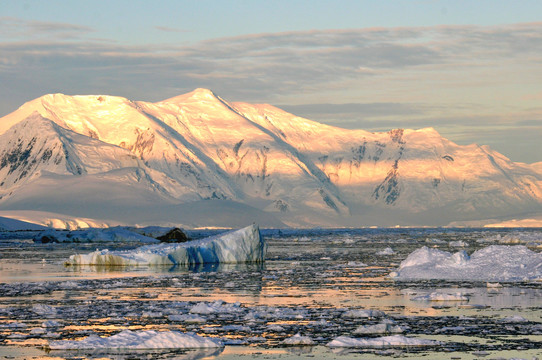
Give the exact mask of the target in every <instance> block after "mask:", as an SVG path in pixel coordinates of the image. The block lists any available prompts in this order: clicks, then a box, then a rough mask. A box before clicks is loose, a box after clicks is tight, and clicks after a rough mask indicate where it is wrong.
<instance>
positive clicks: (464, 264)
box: [390, 245, 542, 281]
mask: <svg viewBox="0 0 542 360" xmlns="http://www.w3.org/2000/svg"><path fill="white" fill-rule="evenodd" d="M390 277H392V278H395V279H398V280H407V279H442V280H478V281H532V280H541V279H542V254H540V253H537V252H534V251H531V250H529V249H528V248H527V247H526V246H523V245H517V246H505V245H492V246H488V247H486V248H483V249H480V250H478V251H475V252H474V253H472V254H471V255H470V256H469V255H468V254H467V253H466V252H465V251H464V250H463V251H459V252H456V253H454V254H452V253H450V252H447V251H442V250H438V249H430V248H428V247H426V246H424V247H422V248H420V249H417V250H415V251H414V252H412V253H411V254H410V255H409V256H408V257H407V258H406V259H405V260H404V261H403V262H401V264H400V265H399V268H398V269H397V270H396V271H394V272H392V273H391V274H390Z"/></svg>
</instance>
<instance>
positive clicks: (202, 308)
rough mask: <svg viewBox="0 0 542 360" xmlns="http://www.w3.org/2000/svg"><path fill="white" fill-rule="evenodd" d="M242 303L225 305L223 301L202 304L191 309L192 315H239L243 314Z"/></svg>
mask: <svg viewBox="0 0 542 360" xmlns="http://www.w3.org/2000/svg"><path fill="white" fill-rule="evenodd" d="M240 306H241V303H239V302H236V303H224V301H222V300H217V301H214V302H212V303H205V302H200V303H198V304H196V305H194V306H193V307H192V308H191V309H190V313H191V314H200V315H208V314H216V313H227V314H232V313H238V312H241V311H242V309H240Z"/></svg>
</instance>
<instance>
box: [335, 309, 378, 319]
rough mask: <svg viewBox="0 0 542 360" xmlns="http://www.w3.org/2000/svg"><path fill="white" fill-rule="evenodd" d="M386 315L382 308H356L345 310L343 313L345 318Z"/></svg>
mask: <svg viewBox="0 0 542 360" xmlns="http://www.w3.org/2000/svg"><path fill="white" fill-rule="evenodd" d="M385 315H386V314H384V312H383V311H380V310H370V309H355V310H348V311H345V312H344V313H343V314H342V317H344V318H378V317H383V316H385Z"/></svg>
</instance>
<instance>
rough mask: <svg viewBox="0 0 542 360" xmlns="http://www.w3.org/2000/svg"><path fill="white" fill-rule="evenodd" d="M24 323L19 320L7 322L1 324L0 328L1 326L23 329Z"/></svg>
mask: <svg viewBox="0 0 542 360" xmlns="http://www.w3.org/2000/svg"><path fill="white" fill-rule="evenodd" d="M26 326H27V325H26V324H24V323H21V322H11V323H8V324H1V325H0V329H1V328H7V329H24V328H26Z"/></svg>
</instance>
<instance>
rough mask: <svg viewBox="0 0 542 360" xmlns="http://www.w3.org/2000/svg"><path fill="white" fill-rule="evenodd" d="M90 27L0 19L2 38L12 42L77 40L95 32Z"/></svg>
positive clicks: (0, 34)
mask: <svg viewBox="0 0 542 360" xmlns="http://www.w3.org/2000/svg"><path fill="white" fill-rule="evenodd" d="M93 31H94V30H93V29H92V28H90V27H88V26H83V25H77V24H69V23H58V22H48V21H39V20H24V19H20V18H15V17H7V16H4V17H0V37H5V38H9V39H11V40H13V39H18V38H24V39H29V38H48V37H51V36H53V37H55V38H56V39H59V40H61V39H75V38H79V37H81V36H82V35H86V34H88V33H91V32H93Z"/></svg>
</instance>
